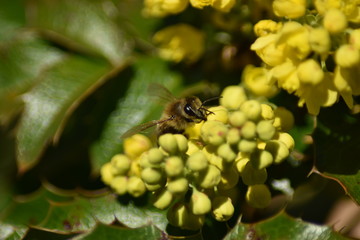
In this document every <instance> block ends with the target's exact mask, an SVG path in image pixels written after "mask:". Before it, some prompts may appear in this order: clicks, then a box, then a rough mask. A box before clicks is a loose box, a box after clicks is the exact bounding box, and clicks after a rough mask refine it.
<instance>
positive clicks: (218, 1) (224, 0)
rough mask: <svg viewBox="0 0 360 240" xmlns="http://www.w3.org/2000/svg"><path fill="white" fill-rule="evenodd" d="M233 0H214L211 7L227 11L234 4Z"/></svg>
mask: <svg viewBox="0 0 360 240" xmlns="http://www.w3.org/2000/svg"><path fill="white" fill-rule="evenodd" d="M235 2H236V1H235V0H214V1H213V2H212V7H213V8H215V9H217V10H219V11H222V12H229V11H230V10H231V8H232V7H233V6H234V5H235Z"/></svg>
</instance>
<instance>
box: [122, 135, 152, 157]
mask: <svg viewBox="0 0 360 240" xmlns="http://www.w3.org/2000/svg"><path fill="white" fill-rule="evenodd" d="M151 145H152V144H151V141H150V139H149V138H148V137H146V136H144V135H142V134H135V135H133V136H131V137H129V138H126V139H125V140H124V153H125V154H126V155H127V156H128V157H129V158H131V159H135V158H137V157H139V156H140V155H141V154H142V153H143V152H145V151H147V150H149V149H150V148H151Z"/></svg>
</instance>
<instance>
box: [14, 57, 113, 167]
mask: <svg viewBox="0 0 360 240" xmlns="http://www.w3.org/2000/svg"><path fill="white" fill-rule="evenodd" d="M109 71H110V67H109V65H108V64H107V63H105V62H104V61H99V60H95V59H89V58H83V57H79V56H70V57H69V58H67V59H65V60H64V61H63V62H61V63H59V64H57V65H56V66H54V67H53V68H51V69H49V70H48V71H46V72H45V73H44V74H42V79H43V81H42V82H41V83H40V84H38V85H37V86H36V87H34V88H33V89H32V90H31V91H30V92H28V93H27V94H26V96H25V97H24V101H25V110H24V113H23V115H22V118H21V121H20V124H19V129H18V131H17V156H18V162H19V167H20V169H24V168H25V169H26V168H29V167H31V166H33V165H34V164H35V163H36V160H37V159H38V157H39V156H40V154H41V152H42V151H43V148H44V146H45V145H46V143H47V142H48V141H49V140H50V139H51V138H52V137H53V136H54V135H55V132H56V131H57V130H59V127H60V125H61V123H63V121H64V120H65V117H66V116H67V115H68V114H70V113H71V111H72V110H73V109H74V108H75V107H76V106H77V105H78V104H79V101H80V100H81V99H82V98H84V97H85V96H86V95H87V94H89V92H90V91H91V90H93V89H94V88H95V87H97V86H98V85H99V84H101V83H102V81H103V80H104V79H105V75H106V74H107V73H108V72H109Z"/></svg>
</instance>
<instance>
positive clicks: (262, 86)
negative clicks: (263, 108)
mask: <svg viewBox="0 0 360 240" xmlns="http://www.w3.org/2000/svg"><path fill="white" fill-rule="evenodd" d="M267 75H268V70H267V69H265V68H262V67H254V66H253V65H247V66H246V67H245V69H244V71H243V74H242V82H243V83H244V84H245V87H246V88H248V89H249V90H250V91H251V92H252V93H254V94H255V95H258V96H264V97H267V98H269V97H273V96H274V95H275V94H276V93H277V92H278V88H277V87H276V86H275V85H274V84H270V83H269V79H268V76H267Z"/></svg>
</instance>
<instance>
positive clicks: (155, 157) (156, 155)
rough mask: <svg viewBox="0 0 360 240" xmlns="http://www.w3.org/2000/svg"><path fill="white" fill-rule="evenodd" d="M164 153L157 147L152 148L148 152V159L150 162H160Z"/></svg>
mask: <svg viewBox="0 0 360 240" xmlns="http://www.w3.org/2000/svg"><path fill="white" fill-rule="evenodd" d="M164 157H165V156H164V154H163V153H162V151H161V150H160V149H158V148H152V149H150V150H149V153H148V156H147V158H148V160H149V163H150V164H160V163H162V162H163V161H164Z"/></svg>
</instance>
